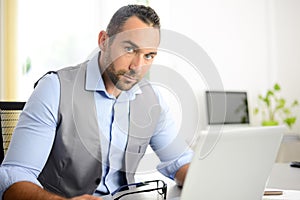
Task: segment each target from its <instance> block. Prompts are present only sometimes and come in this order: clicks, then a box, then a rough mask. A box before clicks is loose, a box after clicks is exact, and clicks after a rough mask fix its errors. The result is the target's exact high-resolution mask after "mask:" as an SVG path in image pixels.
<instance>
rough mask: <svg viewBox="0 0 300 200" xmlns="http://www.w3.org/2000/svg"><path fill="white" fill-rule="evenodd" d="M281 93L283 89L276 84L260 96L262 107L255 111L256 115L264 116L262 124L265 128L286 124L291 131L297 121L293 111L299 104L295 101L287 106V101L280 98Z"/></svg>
mask: <svg viewBox="0 0 300 200" xmlns="http://www.w3.org/2000/svg"><path fill="white" fill-rule="evenodd" d="M280 91H281V87H280V85H279V84H278V83H276V84H275V85H274V86H273V88H272V89H269V90H268V91H267V92H266V94H265V95H261V94H260V95H258V100H259V105H260V107H256V108H255V109H254V114H255V115H257V114H258V113H261V114H262V123H261V124H262V125H263V126H275V125H278V124H280V123H284V124H286V125H287V126H288V127H289V128H290V129H291V128H292V126H293V124H295V122H296V119H297V117H296V116H295V115H294V114H293V112H292V109H294V108H295V107H296V106H298V105H299V103H298V101H297V100H294V101H293V102H292V103H291V104H290V105H287V102H286V100H285V99H284V98H283V97H281V96H280Z"/></svg>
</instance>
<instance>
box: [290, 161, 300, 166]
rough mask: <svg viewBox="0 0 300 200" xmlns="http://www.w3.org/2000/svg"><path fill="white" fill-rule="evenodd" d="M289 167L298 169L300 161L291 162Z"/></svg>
mask: <svg viewBox="0 0 300 200" xmlns="http://www.w3.org/2000/svg"><path fill="white" fill-rule="evenodd" d="M290 166H291V167H297V168H300V161H293V162H291V164H290Z"/></svg>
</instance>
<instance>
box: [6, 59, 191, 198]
mask: <svg viewBox="0 0 300 200" xmlns="http://www.w3.org/2000/svg"><path fill="white" fill-rule="evenodd" d="M85 88H86V90H89V91H94V97H95V102H96V108H97V115H98V125H99V127H100V130H99V134H100V140H101V152H102V163H103V166H102V181H101V183H100V184H99V186H98V188H97V190H99V191H101V192H104V193H106V192H109V193H111V192H113V191H114V190H116V189H117V188H118V187H119V186H120V179H122V178H124V177H120V173H119V172H120V169H121V167H122V160H123V156H124V151H125V148H126V143H127V135H126V134H123V133H124V130H127V129H126V126H128V125H126V123H124V124H123V125H122V123H123V122H124V120H127V119H128V116H129V101H131V100H133V99H135V96H136V95H138V94H140V93H141V90H140V89H139V88H138V86H137V85H136V86H134V88H132V89H131V90H129V91H124V92H122V93H121V95H120V96H119V98H117V99H116V98H115V97H114V96H112V95H110V94H108V93H107V92H106V90H105V86H104V83H103V80H102V77H101V73H100V71H99V67H98V55H96V56H94V57H93V58H92V59H91V60H90V61H89V62H88V66H87V79H86V86H85ZM154 90H155V93H156V95H157V97H158V99H159V103H160V105H161V107H162V112H161V116H160V119H159V122H158V124H157V127H156V131H155V133H154V135H153V137H152V138H151V141H150V146H151V147H152V149H153V150H154V151H155V152H156V154H157V155H158V157H159V158H160V161H161V163H160V164H159V166H158V167H157V169H158V170H159V171H160V172H161V173H162V174H164V175H165V176H167V177H169V178H171V179H174V176H175V173H176V172H177V170H178V169H179V168H180V167H181V166H183V165H184V164H187V163H189V162H190V161H191V158H192V154H193V153H192V151H191V150H190V149H187V150H186V151H185V152H179V153H178V152H176V150H174V149H169V150H167V151H166V150H164V151H160V150H161V149H163V148H164V147H166V146H167V145H168V144H169V143H170V141H172V140H173V139H174V138H175V137H176V135H177V130H176V125H175V122H174V120H173V119H172V116H171V112H170V110H169V108H168V106H167V104H166V103H165V102H164V101H163V99H162V96H161V95H160V93H159V91H158V89H157V88H155V87H154ZM59 99H60V84H59V80H58V77H57V75H56V74H49V75H46V76H45V77H43V78H42V79H41V80H40V81H39V84H38V85H37V87H36V88H35V90H34V91H33V93H32V95H31V97H30V98H29V100H28V101H27V103H26V105H25V108H24V110H23V112H22V114H21V115H20V118H19V122H18V124H17V127H16V129H15V132H14V133H13V138H12V141H11V144H10V147H9V150H8V152H7V154H6V156H5V159H4V161H3V163H2V165H1V167H0V180H1V181H0V197H2V195H3V192H4V191H5V190H6V189H7V188H8V187H9V186H10V185H11V184H13V183H15V182H18V181H30V182H33V183H36V184H38V185H40V186H41V184H40V183H39V181H38V180H37V177H38V175H39V173H40V172H41V171H42V169H43V167H44V165H45V163H46V161H47V158H48V156H49V154H50V151H51V148H52V144H53V141H54V138H55V131H56V126H57V123H58V121H57V119H58V107H59ZM116 107H118V108H122V110H121V111H119V110H118V112H121V113H115V112H116ZM122 116H123V117H122ZM124 116H125V118H124ZM120 124H121V125H120Z"/></svg>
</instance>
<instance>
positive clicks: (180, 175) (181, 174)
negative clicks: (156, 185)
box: [175, 164, 190, 186]
mask: <svg viewBox="0 0 300 200" xmlns="http://www.w3.org/2000/svg"><path fill="white" fill-rule="evenodd" d="M189 166H190V164H185V165H183V166H182V167H181V168H179V170H178V171H177V172H176V174H175V182H176V184H177V185H178V186H183V184H184V180H185V177H186V174H187V171H188V169H189Z"/></svg>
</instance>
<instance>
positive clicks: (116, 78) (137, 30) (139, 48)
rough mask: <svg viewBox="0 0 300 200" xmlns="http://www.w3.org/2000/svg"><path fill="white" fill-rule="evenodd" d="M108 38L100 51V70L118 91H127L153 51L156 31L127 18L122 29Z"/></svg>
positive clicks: (153, 53)
mask: <svg viewBox="0 0 300 200" xmlns="http://www.w3.org/2000/svg"><path fill="white" fill-rule="evenodd" d="M112 39H113V40H112ZM109 40H110V41H108V43H109V44H108V48H107V49H106V51H104V52H102V53H103V57H104V59H103V63H102V64H103V65H104V66H103V67H105V69H104V70H105V71H104V73H105V74H106V75H107V77H108V78H109V79H110V81H111V83H112V84H113V85H114V87H116V88H117V89H118V90H129V89H130V88H132V87H133V86H134V85H135V84H136V83H138V82H139V81H140V80H141V79H142V78H143V77H144V75H145V74H146V73H147V71H148V70H149V68H150V66H151V64H152V62H153V59H154V57H155V56H156V54H157V47H158V44H159V30H158V29H156V28H153V27H149V26H148V25H147V24H145V23H144V22H142V21H141V20H139V19H138V18H137V17H131V18H129V19H128V20H127V21H126V23H125V24H124V27H123V31H122V32H121V33H119V34H117V35H116V36H114V38H109ZM106 84H107V83H106Z"/></svg>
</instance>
